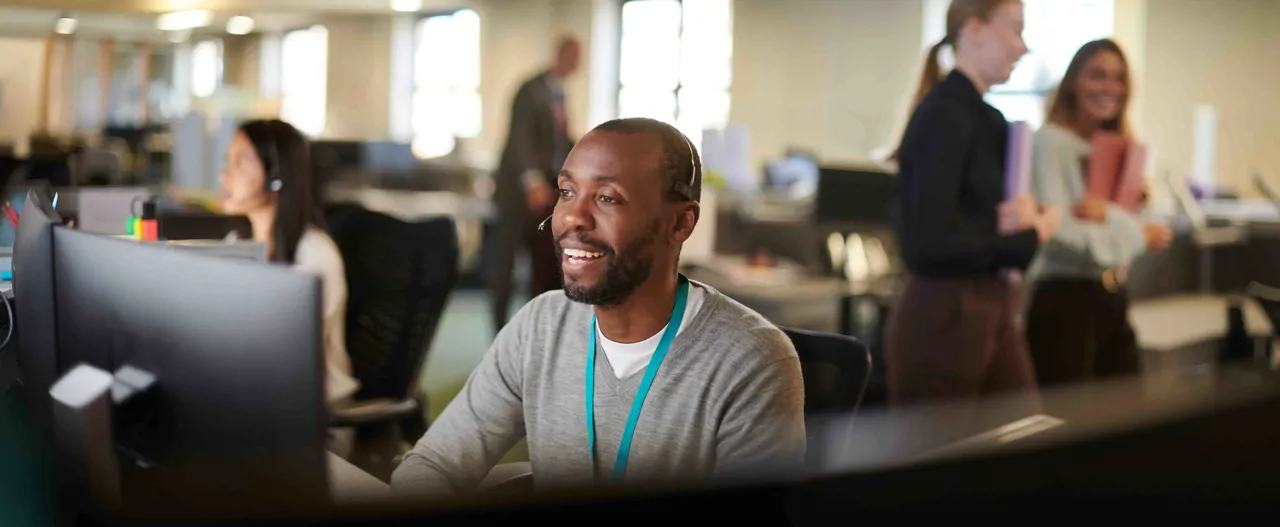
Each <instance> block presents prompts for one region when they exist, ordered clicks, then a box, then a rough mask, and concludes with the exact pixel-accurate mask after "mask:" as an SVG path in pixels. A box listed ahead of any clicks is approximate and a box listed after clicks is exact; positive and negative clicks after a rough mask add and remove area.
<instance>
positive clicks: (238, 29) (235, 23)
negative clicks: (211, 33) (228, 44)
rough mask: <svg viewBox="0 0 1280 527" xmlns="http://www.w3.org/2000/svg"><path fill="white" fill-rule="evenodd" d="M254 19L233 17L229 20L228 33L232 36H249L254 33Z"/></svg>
mask: <svg viewBox="0 0 1280 527" xmlns="http://www.w3.org/2000/svg"><path fill="white" fill-rule="evenodd" d="M253 26H254V23H253V19H252V18H249V17H247V16H233V17H231V18H230V19H229V20H227V33H230V34H232V35H248V34H249V33H252V32H253Z"/></svg>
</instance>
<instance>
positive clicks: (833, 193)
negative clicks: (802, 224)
mask: <svg viewBox="0 0 1280 527" xmlns="http://www.w3.org/2000/svg"><path fill="white" fill-rule="evenodd" d="M897 202H898V178H897V176H895V175H894V174H892V173H889V172H884V171H878V170H875V169H849V168H837V167H822V168H821V169H819V171H818V194H817V198H816V202H815V204H814V219H815V220H817V221H818V222H819V223H828V224H832V223H836V224H845V223H858V224H869V225H876V226H891V225H892V224H893V216H894V209H895V207H896V206H897Z"/></svg>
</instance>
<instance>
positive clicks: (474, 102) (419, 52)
mask: <svg viewBox="0 0 1280 527" xmlns="http://www.w3.org/2000/svg"><path fill="white" fill-rule="evenodd" d="M410 105H411V108H412V119H413V144H412V149H413V153H414V155H416V156H418V157H419V158H423V159H428V158H433V157H440V156H444V155H448V154H449V153H451V152H453V150H454V146H455V145H456V143H457V138H471V137H476V136H477V135H480V130H481V119H482V114H481V105H480V16H479V15H478V14H476V12H475V11H472V10H470V9H462V10H460V11H455V12H453V13H450V14H446V15H435V16H428V17H424V18H422V19H421V20H419V21H418V24H417V27H415V28H414V46H413V95H412V99H411V102H410Z"/></svg>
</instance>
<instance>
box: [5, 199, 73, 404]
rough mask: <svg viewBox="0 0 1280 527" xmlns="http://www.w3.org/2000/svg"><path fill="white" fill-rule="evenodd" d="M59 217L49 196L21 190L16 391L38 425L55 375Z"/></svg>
mask: <svg viewBox="0 0 1280 527" xmlns="http://www.w3.org/2000/svg"><path fill="white" fill-rule="evenodd" d="M59 223H62V219H61V218H59V217H58V214H57V213H56V212H54V210H53V207H52V206H51V205H50V203H49V200H48V199H46V197H44V196H43V195H42V193H41V191H38V190H36V189H31V190H28V191H27V194H26V198H25V199H24V200H23V205H22V212H21V216H20V217H19V220H18V229H17V233H16V236H15V240H14V248H13V296H14V301H13V303H14V306H13V307H14V323H15V327H14V335H15V336H14V338H16V339H17V353H18V378H19V379H20V380H21V381H22V396H23V398H24V399H25V400H26V401H27V403H28V404H29V405H30V407H31V409H32V412H31V413H32V415H33V416H35V418H36V419H37V421H39V422H40V423H41V425H47V424H48V416H49V412H48V409H49V387H50V386H52V385H53V383H54V381H56V380H57V377H58V374H59V371H60V370H59V364H58V360H57V347H56V343H57V341H56V332H55V326H54V321H55V318H54V317H55V313H54V303H53V302H54V284H53V278H54V277H53V226H54V225H56V224H59Z"/></svg>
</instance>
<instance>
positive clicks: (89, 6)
mask: <svg viewBox="0 0 1280 527" xmlns="http://www.w3.org/2000/svg"><path fill="white" fill-rule="evenodd" d="M4 3H5V4H6V5H10V6H23V7H38V8H42V9H55V10H71V11H85V12H91V11H115V12H135V13H136V12H145V13H164V12H168V11H178V10H183V9H208V10H212V11H218V12H224V13H228V12H312V13H314V12H348V13H391V12H392V10H391V0H4ZM468 3H470V2H469V1H468V0H422V4H423V9H427V10H430V9H441V8H449V7H458V6H462V5H466V4H468Z"/></svg>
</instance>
